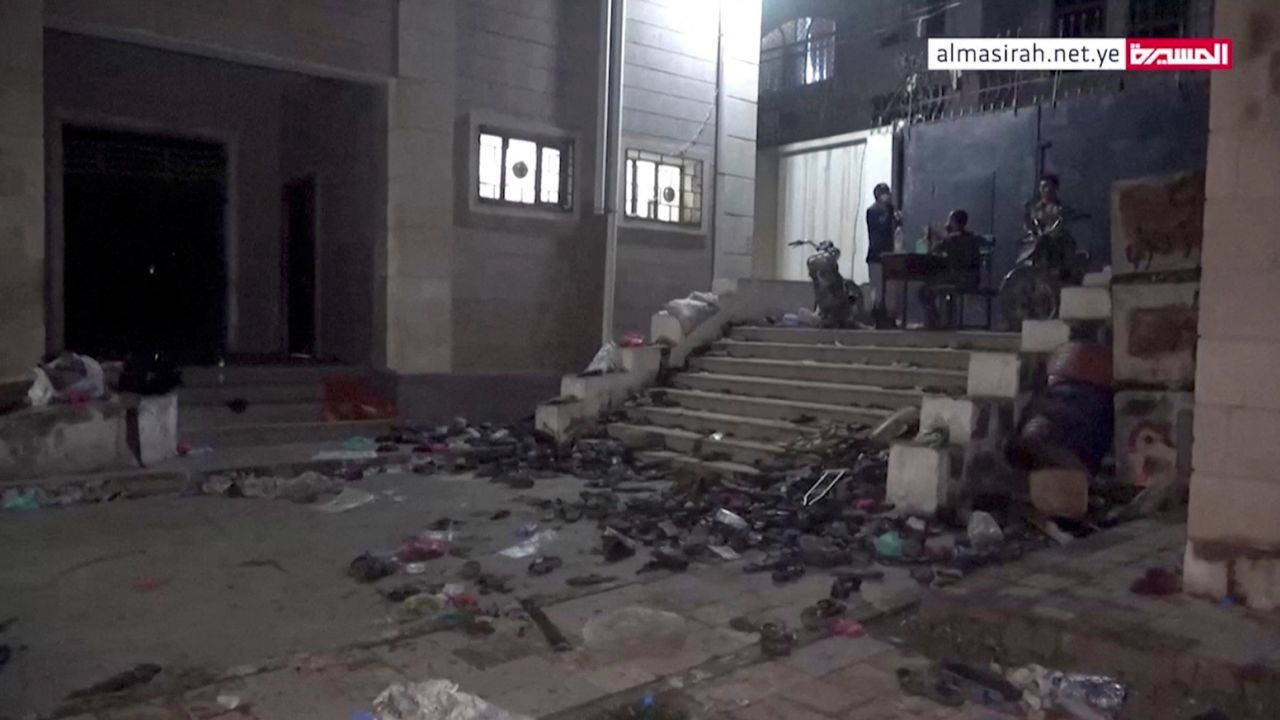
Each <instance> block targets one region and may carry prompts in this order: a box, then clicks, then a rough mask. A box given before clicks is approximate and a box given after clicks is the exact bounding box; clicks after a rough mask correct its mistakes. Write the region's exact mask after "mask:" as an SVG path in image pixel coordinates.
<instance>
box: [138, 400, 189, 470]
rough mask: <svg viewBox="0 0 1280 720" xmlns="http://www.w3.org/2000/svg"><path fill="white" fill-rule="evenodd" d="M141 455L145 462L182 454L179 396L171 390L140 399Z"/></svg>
mask: <svg viewBox="0 0 1280 720" xmlns="http://www.w3.org/2000/svg"><path fill="white" fill-rule="evenodd" d="M133 422H136V423H137V437H138V459H139V460H140V461H141V462H142V464H143V465H144V466H146V465H152V464H154V463H158V462H160V461H161V460H167V459H169V458H171V457H175V456H176V455H177V454H178V396H177V395H175V394H173V393H169V394H168V395H158V396H155V397H144V398H141V399H139V400H138V407H137V414H136V416H134V418H133Z"/></svg>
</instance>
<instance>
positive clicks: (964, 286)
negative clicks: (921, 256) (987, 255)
mask: <svg viewBox="0 0 1280 720" xmlns="http://www.w3.org/2000/svg"><path fill="white" fill-rule="evenodd" d="M946 231H947V234H946V236H945V237H943V238H941V239H940V240H937V242H933V241H934V239H935V235H936V233H935V232H934V230H933V228H929V229H928V233H929V236H930V238H929V239H930V241H931V244H932V247H931V248H930V250H929V254H931V255H938V256H941V257H943V258H946V271H945V272H943V273H941V274H939V275H937V276H935V277H931V278H929V280H928V281H926V282H925V284H924V285H923V286H922V287H921V288H920V304H921V305H923V306H924V311H925V316H926V320H925V322H926V325H927V327H930V328H936V327H939V326H941V325H942V313H941V312H939V308H938V300H939V299H941V298H943V297H944V296H946V297H948V301H949V302H954V300H955V294H956V293H962V292H966V291H970V290H972V289H974V288H976V287H978V285H979V284H981V282H982V277H981V276H982V240H981V238H979V237H978V236H977V235H975V234H973V233H971V232H969V213H967V212H965V211H964V210H952V211H951V214H949V215H947V227H946ZM948 310H950V308H948ZM947 314H948V317H949V316H950V312H948V313H947Z"/></svg>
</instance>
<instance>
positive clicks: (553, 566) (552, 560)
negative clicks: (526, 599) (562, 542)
mask: <svg viewBox="0 0 1280 720" xmlns="http://www.w3.org/2000/svg"><path fill="white" fill-rule="evenodd" d="M562 565H564V561H563V560H561V559H560V558H558V557H556V556H555V555H547V556H544V557H539V558H534V560H533V562H531V563H529V574H530V575H535V576H537V575H549V574H551V573H552V572H555V571H556V570H559V569H560V567H561V566H562Z"/></svg>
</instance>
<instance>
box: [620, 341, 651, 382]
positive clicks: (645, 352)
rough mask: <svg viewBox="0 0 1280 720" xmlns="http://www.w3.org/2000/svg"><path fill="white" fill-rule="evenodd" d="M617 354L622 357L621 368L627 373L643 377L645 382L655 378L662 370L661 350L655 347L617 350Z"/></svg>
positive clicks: (647, 346) (645, 346)
mask: <svg viewBox="0 0 1280 720" xmlns="http://www.w3.org/2000/svg"><path fill="white" fill-rule="evenodd" d="M618 354H619V355H620V356H621V357H622V367H624V368H626V370H627V372H629V373H635V374H637V375H640V376H643V377H645V378H646V380H645V382H648V381H649V380H652V379H653V378H654V377H657V375H658V371H659V370H661V369H662V348H660V347H658V346H657V345H644V346H642V347H627V348H619V349H618Z"/></svg>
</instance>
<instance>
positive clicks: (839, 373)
mask: <svg viewBox="0 0 1280 720" xmlns="http://www.w3.org/2000/svg"><path fill="white" fill-rule="evenodd" d="M689 364H690V366H691V367H693V368H694V369H697V370H704V371H706V372H713V373H722V374H726V375H754V376H758V377H773V378H783V379H786V380H809V381H814V382H832V383H846V384H853V385H875V386H878V387H886V388H924V389H929V390H935V389H936V390H961V391H962V390H964V389H965V387H966V386H967V385H968V381H969V375H968V373H967V372H966V371H961V370H937V369H928V368H905V367H885V366H878V365H850V364H846V363H821V362H800V361H795V360H750V359H740V358H726V357H709V356H703V357H697V358H691V359H690V361H689Z"/></svg>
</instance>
